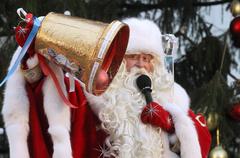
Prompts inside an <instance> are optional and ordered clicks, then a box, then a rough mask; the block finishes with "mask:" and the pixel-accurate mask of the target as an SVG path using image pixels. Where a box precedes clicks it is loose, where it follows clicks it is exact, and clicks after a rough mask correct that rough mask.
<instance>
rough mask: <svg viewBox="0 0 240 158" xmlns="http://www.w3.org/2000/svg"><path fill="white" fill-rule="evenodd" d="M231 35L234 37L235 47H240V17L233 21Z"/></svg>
mask: <svg viewBox="0 0 240 158" xmlns="http://www.w3.org/2000/svg"><path fill="white" fill-rule="evenodd" d="M230 33H231V36H232V40H233V44H234V46H236V47H240V16H237V17H235V18H234V19H233V20H232V21H231V23H230Z"/></svg>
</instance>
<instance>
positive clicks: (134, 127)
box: [88, 18, 211, 158]
mask: <svg viewBox="0 0 240 158" xmlns="http://www.w3.org/2000/svg"><path fill="white" fill-rule="evenodd" d="M123 22H125V23H126V24H128V26H129V27H130V37H129V43H128V47H127V52H126V54H127V55H130V54H137V53H141V52H144V53H147V54H151V55H152V56H153V57H154V59H153V60H152V64H153V67H154V71H153V72H152V73H149V72H147V71H145V70H144V69H139V68H137V67H133V68H132V69H131V71H130V72H128V71H127V69H126V64H127V63H126V61H124V62H123V64H122V65H121V67H120V70H119V72H118V73H117V75H116V76H115V78H114V80H113V82H112V83H111V85H110V86H109V88H108V89H107V91H106V92H105V93H104V94H103V95H102V96H101V98H102V101H103V102H99V97H98V98H96V97H94V96H92V97H89V96H88V97H89V98H90V99H89V101H90V104H91V107H92V109H93V110H94V112H95V113H96V114H97V115H98V117H99V119H100V120H101V129H102V130H104V131H105V132H106V133H107V134H108V137H106V139H105V142H104V143H103V144H102V147H101V151H102V155H103V156H105V157H111V156H112V157H119V158H136V157H138V158H146V157H149V158H179V157H181V158H193V157H194V158H207V156H208V152H209V149H210V144H211V136H210V133H209V131H208V128H207V126H206V123H205V120H204V118H203V116H202V115H195V114H194V113H193V112H192V111H191V110H190V109H189V106H190V99H189V97H188V95H187V93H186V91H185V90H184V89H183V88H182V87H181V86H180V85H179V84H177V83H173V81H172V77H171V74H169V73H168V72H167V71H166V68H165V66H164V62H163V59H164V54H163V48H162V35H161V32H160V30H159V28H158V26H157V25H156V24H154V23H153V22H152V21H149V20H143V19H136V18H129V19H125V20H124V21H123ZM139 74H146V75H148V76H149V77H150V78H151V80H152V90H153V91H152V97H153V101H154V102H152V103H150V104H147V105H146V101H145V98H144V96H143V95H142V94H141V92H140V91H139V90H138V88H137V86H136V83H135V82H136V78H137V77H138V76H139ZM94 98H96V99H94ZM171 122H172V123H171ZM171 124H172V125H171Z"/></svg>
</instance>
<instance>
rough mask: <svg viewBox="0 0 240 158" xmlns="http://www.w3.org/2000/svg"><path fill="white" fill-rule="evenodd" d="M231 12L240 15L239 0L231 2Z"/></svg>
mask: <svg viewBox="0 0 240 158" xmlns="http://www.w3.org/2000/svg"><path fill="white" fill-rule="evenodd" d="M230 10H231V13H232V15H233V16H237V15H240V2H239V0H234V1H232V3H231V9H230Z"/></svg>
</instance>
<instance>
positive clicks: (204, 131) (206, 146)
mask: <svg viewBox="0 0 240 158" xmlns="http://www.w3.org/2000/svg"><path fill="white" fill-rule="evenodd" d="M188 115H189V116H190V117H191V118H192V120H193V122H194V125H195V128H196V130H197V133H198V141H199V144H200V147H201V153H202V158H207V157H208V153H209V150H210V147H211V141H212V137H211V134H210V132H209V130H208V128H207V126H206V121H205V119H204V117H203V116H202V115H201V114H198V115H195V114H194V113H193V112H192V111H191V110H189V112H188Z"/></svg>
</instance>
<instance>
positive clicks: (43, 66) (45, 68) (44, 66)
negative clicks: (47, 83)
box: [38, 54, 78, 108]
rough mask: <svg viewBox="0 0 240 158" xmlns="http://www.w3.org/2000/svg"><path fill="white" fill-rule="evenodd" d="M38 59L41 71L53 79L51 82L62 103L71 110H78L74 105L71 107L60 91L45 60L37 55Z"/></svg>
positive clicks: (54, 76) (56, 80)
mask: <svg viewBox="0 0 240 158" xmlns="http://www.w3.org/2000/svg"><path fill="white" fill-rule="evenodd" d="M38 59H39V63H40V66H41V69H42V71H43V73H44V74H45V75H46V76H49V75H50V77H51V78H52V79H53V82H54V85H55V87H56V88H57V91H58V94H59V95H60V97H61V98H62V100H63V102H64V103H65V104H66V105H67V106H69V107H71V108H78V107H76V106H75V105H73V104H72V103H70V101H69V100H68V99H67V98H66V96H65V95H64V93H63V91H62V88H61V86H60V84H59V82H58V79H57V77H56V75H55V74H54V72H53V71H52V69H51V68H50V67H49V66H48V64H47V63H46V60H45V58H44V57H43V56H42V55H40V54H38Z"/></svg>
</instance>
